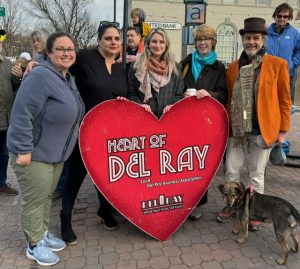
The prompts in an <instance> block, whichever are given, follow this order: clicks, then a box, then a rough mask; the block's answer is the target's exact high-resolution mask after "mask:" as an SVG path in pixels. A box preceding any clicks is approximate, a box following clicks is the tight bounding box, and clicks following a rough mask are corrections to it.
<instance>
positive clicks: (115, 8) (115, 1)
mask: <svg viewBox="0 0 300 269" xmlns="http://www.w3.org/2000/svg"><path fill="white" fill-rule="evenodd" d="M116 10H117V0H114V22H115V21H116V19H117V18H116V13H117V12H116Z"/></svg>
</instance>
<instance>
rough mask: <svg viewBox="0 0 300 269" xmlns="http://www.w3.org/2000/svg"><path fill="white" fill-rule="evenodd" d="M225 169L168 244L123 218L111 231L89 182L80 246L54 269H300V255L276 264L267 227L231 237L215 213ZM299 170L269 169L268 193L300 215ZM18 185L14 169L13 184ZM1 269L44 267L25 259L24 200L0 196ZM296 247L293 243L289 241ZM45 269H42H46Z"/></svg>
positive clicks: (296, 150)
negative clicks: (241, 239) (197, 212)
mask: <svg viewBox="0 0 300 269" xmlns="http://www.w3.org/2000/svg"><path fill="white" fill-rule="evenodd" d="M299 119H300V111H299V110H298V111H297V112H296V113H294V114H293V115H292V131H291V132H290V133H289V134H288V140H289V141H290V143H291V152H290V154H296V155H300V139H299V135H300V120H299ZM222 173H223V168H222V167H220V169H219V172H218V174H217V176H216V177H215V179H214V181H213V183H212V185H211V186H210V189H209V198H208V199H209V202H208V203H207V204H206V205H205V206H203V217H202V219H201V220H199V221H197V222H191V221H190V220H186V221H185V223H184V224H183V225H182V226H181V227H180V228H179V229H178V230H177V231H176V232H175V234H174V235H173V236H171V238H169V239H168V240H166V241H164V242H159V241H156V240H155V239H153V238H151V237H149V236H148V235H146V234H145V233H143V232H142V231H140V230H139V229H137V228H136V227H135V226H133V225H132V224H131V223H130V222H128V221H127V220H125V219H124V218H123V217H122V216H121V215H119V214H118V213H115V216H116V218H117V220H118V221H119V222H120V225H119V229H118V230H116V231H112V232H109V231H106V230H105V229H104V228H103V225H100V224H97V223H96V220H95V216H96V212H97V208H98V205H97V195H96V191H95V189H94V187H93V185H92V183H91V181H90V180H89V179H88V178H86V179H85V181H84V184H83V186H82V187H81V189H80V192H79V195H78V197H77V201H76V205H75V208H74V214H73V228H74V230H75V232H76V234H77V236H78V244H77V245H75V246H72V247H67V248H66V249H65V250H63V251H61V252H59V253H58V255H59V256H60V258H61V262H60V263H58V264H57V265H55V266H53V268H66V269H67V268H70V269H71V268H72V269H73V268H85V269H88V268H89V269H93V268H95V269H96V268H97V269H99V268H100V269H108V268H112V269H114V268H116V269H123V268H128V269H135V268H168V269H186V268H191V269H196V268H203V269H221V268H224V269H229V268H262V269H267V268H289V269H298V268H300V252H299V253H298V254H294V253H291V254H290V255H289V257H288V260H287V264H286V265H285V266H279V265H277V264H276V262H275V260H276V258H277V257H278V255H279V254H280V255H281V247H280V246H279V244H278V243H277V241H276V239H275V236H274V231H273V226H272V224H270V223H264V225H263V229H262V230H261V231H258V232H255V233H253V232H249V240H248V241H247V242H246V243H245V244H243V245H238V244H237V243H236V242H235V239H236V238H237V236H236V235H233V234H232V233H231V230H232V223H227V224H220V223H218V222H217V221H216V213H217V212H218V211H219V210H220V209H221V208H223V206H224V202H223V200H222V197H221V194H220V193H219V191H218V189H217V184H218V183H220V182H222ZM299 175H300V169H298V168H291V167H275V166H272V165H270V164H269V165H268V166H267V170H266V182H265V193H266V194H271V195H275V196H280V197H282V198H284V199H286V200H288V201H290V202H291V203H292V204H293V205H294V206H295V207H296V208H297V209H298V210H299V211H300V177H299ZM8 182H10V183H12V184H13V185H14V186H17V183H16V179H15V177H14V174H13V172H12V170H11V169H10V170H9V180H8ZM0 207H1V209H0V268H1V269H13V268H22V269H25V268H31V269H33V268H39V266H38V265H37V263H35V262H33V261H30V260H28V259H27V258H26V256H25V246H26V241H25V238H24V236H23V232H22V229H21V225H20V196H17V197H6V196H3V195H0ZM60 208H61V200H58V201H55V202H54V204H53V209H52V217H51V230H52V231H53V232H54V233H57V234H60V220H59V212H60ZM299 231H300V229H299V228H298V239H299V240H300V233H299ZM290 246H291V242H290ZM41 268H42V267H41Z"/></svg>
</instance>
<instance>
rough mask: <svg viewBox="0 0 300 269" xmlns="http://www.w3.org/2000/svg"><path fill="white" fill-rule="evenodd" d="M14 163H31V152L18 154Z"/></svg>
mask: <svg viewBox="0 0 300 269" xmlns="http://www.w3.org/2000/svg"><path fill="white" fill-rule="evenodd" d="M16 163H17V164H18V165H29V164H30V163H31V153H27V154H18V157H17V160H16Z"/></svg>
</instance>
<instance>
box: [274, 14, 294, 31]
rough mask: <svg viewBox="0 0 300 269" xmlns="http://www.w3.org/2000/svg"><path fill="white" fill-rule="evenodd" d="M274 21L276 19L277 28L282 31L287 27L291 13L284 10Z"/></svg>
mask: <svg viewBox="0 0 300 269" xmlns="http://www.w3.org/2000/svg"><path fill="white" fill-rule="evenodd" d="M274 19H275V23H276V27H277V28H278V29H282V28H284V27H285V26H286V25H287V23H288V21H289V19H290V12H289V11H288V10H282V11H280V12H279V13H278V14H276V16H275V18H274Z"/></svg>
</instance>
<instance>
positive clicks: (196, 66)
mask: <svg viewBox="0 0 300 269" xmlns="http://www.w3.org/2000/svg"><path fill="white" fill-rule="evenodd" d="M216 60H217V54H216V53H215V52H214V51H211V52H210V53H209V54H208V55H207V56H201V54H200V53H199V51H198V50H195V51H194V52H193V53H192V73H193V77H194V80H195V82H197V80H198V78H199V75H200V73H201V71H202V69H203V68H204V66H205V65H212V64H213V63H214V62H215V61H216Z"/></svg>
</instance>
